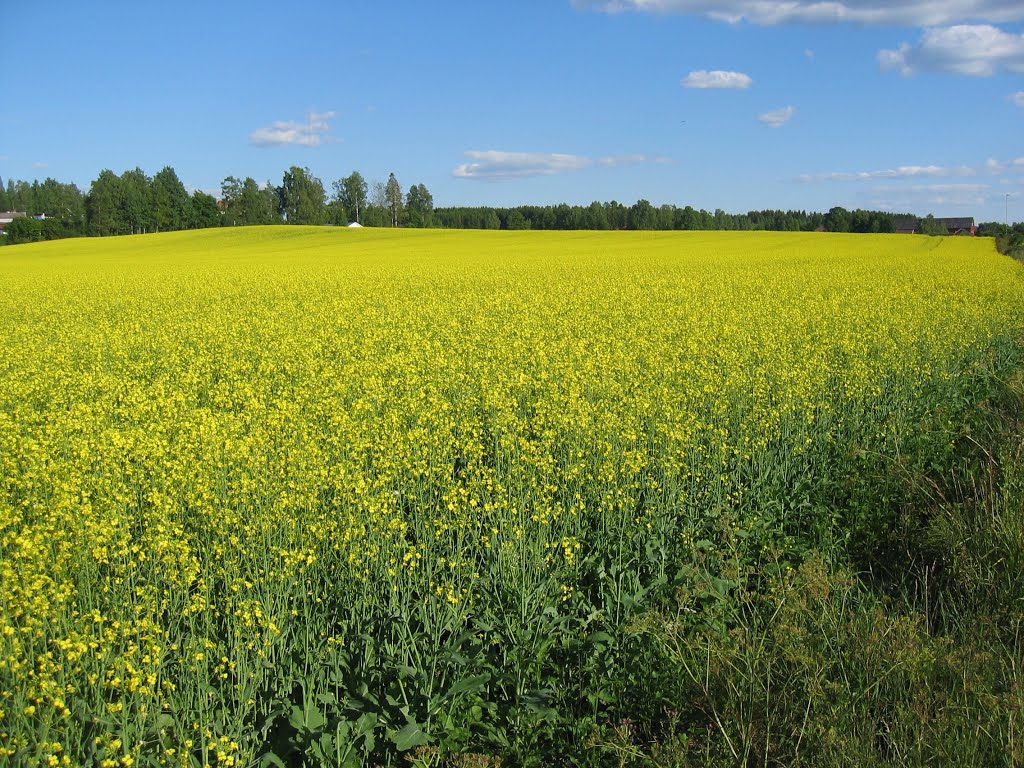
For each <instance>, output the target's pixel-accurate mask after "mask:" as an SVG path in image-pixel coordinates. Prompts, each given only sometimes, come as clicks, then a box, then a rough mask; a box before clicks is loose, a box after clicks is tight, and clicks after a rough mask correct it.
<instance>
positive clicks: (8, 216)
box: [0, 211, 28, 235]
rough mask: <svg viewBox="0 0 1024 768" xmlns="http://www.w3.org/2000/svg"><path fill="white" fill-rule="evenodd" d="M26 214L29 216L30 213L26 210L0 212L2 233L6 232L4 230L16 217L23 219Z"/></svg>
mask: <svg viewBox="0 0 1024 768" xmlns="http://www.w3.org/2000/svg"><path fill="white" fill-rule="evenodd" d="M26 216H28V214H27V213H25V212H24V211H4V212H2V213H0V235H3V234H6V232H4V230H5V229H6V228H7V225H8V224H10V223H11V222H12V221H14V220H15V219H23V218H25V217H26Z"/></svg>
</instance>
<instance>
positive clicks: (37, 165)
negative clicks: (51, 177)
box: [32, 162, 50, 171]
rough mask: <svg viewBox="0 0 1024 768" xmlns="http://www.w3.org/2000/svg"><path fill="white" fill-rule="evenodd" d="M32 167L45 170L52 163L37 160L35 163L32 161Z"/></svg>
mask: <svg viewBox="0 0 1024 768" xmlns="http://www.w3.org/2000/svg"><path fill="white" fill-rule="evenodd" d="M32 167H33V168H35V169H36V170H38V171H42V170H44V169H46V168H49V167H50V164H49V163H42V162H35V163H32Z"/></svg>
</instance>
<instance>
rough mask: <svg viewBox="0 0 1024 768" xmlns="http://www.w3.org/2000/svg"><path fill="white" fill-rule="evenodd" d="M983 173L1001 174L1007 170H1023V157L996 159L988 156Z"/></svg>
mask: <svg viewBox="0 0 1024 768" xmlns="http://www.w3.org/2000/svg"><path fill="white" fill-rule="evenodd" d="M984 168H985V173H987V174H989V175H990V176H1002V175H1003V174H1004V173H1006V172H1007V171H1024V157H1018V158H1016V159H1015V160H1005V161H1004V160H996V159H995V158H994V157H990V158H989V159H988V160H986V161H985V166H984Z"/></svg>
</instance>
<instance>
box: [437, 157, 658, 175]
mask: <svg viewBox="0 0 1024 768" xmlns="http://www.w3.org/2000/svg"><path fill="white" fill-rule="evenodd" d="M465 155H466V157H467V158H468V159H469V162H467V163H462V164H461V165H458V166H456V167H455V168H454V169H452V176H455V177H456V178H459V179H481V180H486V181H508V180H510V179H524V178H529V177H531V176H554V175H555V174H559V173H572V172H574V171H582V170H586V169H587V168H592V167H594V166H599V167H601V168H619V167H622V166H626V165H639V164H641V163H656V164H666V163H671V162H672V158H669V157H661V156H659V157H654V158H649V157H647V156H646V155H642V154H639V153H634V154H624V155H606V156H604V157H599V158H597V159H596V160H594V159H592V158H589V157H584V156H582V155H568V154H559V153H555V152H503V151H501V150H497V149H489V150H478V149H471V150H469V151H467V152H466V153H465Z"/></svg>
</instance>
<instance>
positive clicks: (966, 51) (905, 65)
mask: <svg viewBox="0 0 1024 768" xmlns="http://www.w3.org/2000/svg"><path fill="white" fill-rule="evenodd" d="M878 63H879V66H881V68H882V70H883V71H894V70H895V71H898V72H899V73H900V74H901V75H903V76H904V77H910V76H911V75H913V74H915V73H917V72H953V73H956V74H959V75H971V76H973V77H988V76H989V75H993V74H995V73H996V72H997V71H998V70H1000V69H1006V70H1008V71H1010V72H1024V35H1016V34H1012V33H1010V32H1004V31H1003V30H1001V29H998V28H997V27H993V26H990V25H988V24H979V25H969V24H960V25H957V26H954V27H942V28H936V29H926V30H925V32H924V35H923V36H922V37H921V40H920V42H918V44H917V45H915V46H911V45H908V44H907V43H902V44H901V45H900V47H899V48H897V49H896V50H883V51H880V52H879V53H878Z"/></svg>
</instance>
